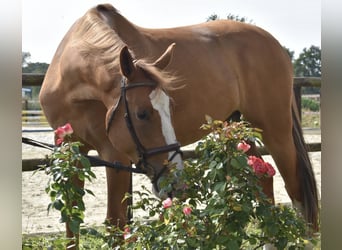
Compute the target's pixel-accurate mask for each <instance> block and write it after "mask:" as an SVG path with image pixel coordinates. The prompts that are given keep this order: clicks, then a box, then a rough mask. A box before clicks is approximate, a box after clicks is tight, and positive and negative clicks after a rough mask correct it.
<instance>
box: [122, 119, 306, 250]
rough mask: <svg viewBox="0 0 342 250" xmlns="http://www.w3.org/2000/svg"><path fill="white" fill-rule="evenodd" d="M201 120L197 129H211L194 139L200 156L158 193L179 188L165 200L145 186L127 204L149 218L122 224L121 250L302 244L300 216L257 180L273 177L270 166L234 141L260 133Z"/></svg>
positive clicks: (251, 138) (242, 126) (254, 138)
mask: <svg viewBox="0 0 342 250" xmlns="http://www.w3.org/2000/svg"><path fill="white" fill-rule="evenodd" d="M207 120H208V123H207V124H206V125H203V129H206V130H210V131H211V132H212V133H211V134H210V135H209V136H207V137H206V138H205V139H204V140H202V141H201V142H200V143H199V144H198V146H197V148H196V152H197V154H198V156H199V158H198V159H196V160H189V161H187V162H185V168H184V170H183V171H178V170H176V169H174V170H173V171H172V174H171V175H170V176H169V177H166V178H164V180H162V181H161V182H162V185H163V188H162V189H163V190H162V192H166V193H169V192H170V191H171V190H172V189H173V187H174V186H175V185H177V186H178V187H179V185H180V184H179V183H181V186H182V187H183V188H182V189H181V190H179V191H178V192H176V193H175V194H174V197H173V198H172V199H171V198H168V199H166V200H163V201H161V200H158V199H157V198H154V197H153V196H151V193H150V192H149V191H148V190H147V189H146V188H143V190H142V191H139V192H135V193H134V194H135V195H137V196H138V197H139V201H138V202H137V203H136V204H135V205H134V206H133V207H132V208H133V209H144V210H145V211H148V216H146V217H144V220H141V218H139V219H137V220H134V221H133V222H132V224H130V225H127V227H126V228H125V230H124V231H123V232H122V234H123V239H124V241H123V244H122V246H121V247H123V248H124V249H246V248H258V247H261V246H263V245H265V244H266V243H271V244H273V245H275V246H276V247H277V248H278V249H284V248H285V247H289V248H290V249H295V248H296V249H298V248H304V246H305V245H306V244H307V243H308V241H307V240H306V239H305V235H306V224H305V222H304V220H303V218H302V217H300V216H298V215H297V212H296V211H295V210H293V209H292V208H290V207H287V206H282V205H277V206H275V205H273V204H272V203H271V201H270V200H269V199H268V198H267V197H266V195H265V194H264V193H263V192H262V189H261V187H260V185H259V182H260V179H261V178H269V176H270V175H271V176H272V175H273V174H274V169H273V167H272V166H271V165H270V164H269V163H266V162H264V161H263V160H261V159H259V160H257V159H256V157H254V158H253V157H248V156H247V155H246V154H245V151H246V150H247V148H246V147H245V146H242V145H241V144H240V145H239V143H241V142H242V144H243V142H246V141H255V142H258V141H260V139H261V135H260V130H257V129H253V128H250V127H249V126H248V124H247V123H245V122H239V123H232V124H229V125H228V124H227V123H223V122H221V121H212V120H211V119H210V118H208V119H207ZM238 145H239V146H238ZM174 176H177V177H178V180H179V181H180V182H178V183H177V184H175V183H174V180H173V179H174V178H173V177H174ZM127 197H129V195H127ZM151 197H152V198H151ZM116 249H120V247H119V246H118V247H117V248H116Z"/></svg>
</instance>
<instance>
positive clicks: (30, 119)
mask: <svg viewBox="0 0 342 250" xmlns="http://www.w3.org/2000/svg"><path fill="white" fill-rule="evenodd" d="M44 76H45V75H44V74H33V73H23V74H22V86H41V84H42V83H43V80H44ZM302 87H321V78H320V77H294V78H293V89H294V95H295V98H296V102H297V106H298V113H299V114H300V115H301V114H302V112H301V89H302ZM22 121H23V122H25V123H27V124H28V125H32V124H34V123H35V122H37V123H38V124H40V125H42V124H46V125H47V121H46V118H45V117H44V115H43V113H42V111H33V110H32V111H28V110H23V111H22ZM307 147H308V150H309V151H310V152H317V151H321V143H310V144H307ZM260 151H261V154H268V152H267V150H266V149H265V148H260ZM192 157H195V152H194V151H193V150H189V151H185V152H184V158H192ZM44 161H45V160H44V159H23V160H22V171H32V170H35V169H37V166H38V165H41V164H43V163H44Z"/></svg>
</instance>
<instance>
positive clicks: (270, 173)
mask: <svg viewBox="0 0 342 250" xmlns="http://www.w3.org/2000/svg"><path fill="white" fill-rule="evenodd" d="M265 166H266V168H267V174H268V176H269V177H272V176H274V175H275V173H276V171H275V169H274V167H273V166H272V165H271V164H270V163H268V162H265Z"/></svg>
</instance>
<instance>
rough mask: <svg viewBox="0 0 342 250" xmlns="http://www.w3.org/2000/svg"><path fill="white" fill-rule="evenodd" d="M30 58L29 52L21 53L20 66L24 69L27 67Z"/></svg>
mask: <svg viewBox="0 0 342 250" xmlns="http://www.w3.org/2000/svg"><path fill="white" fill-rule="evenodd" d="M30 57H31V54H30V52H22V54H21V66H22V67H26V66H27V63H28V62H27V61H28V59H29V58H30Z"/></svg>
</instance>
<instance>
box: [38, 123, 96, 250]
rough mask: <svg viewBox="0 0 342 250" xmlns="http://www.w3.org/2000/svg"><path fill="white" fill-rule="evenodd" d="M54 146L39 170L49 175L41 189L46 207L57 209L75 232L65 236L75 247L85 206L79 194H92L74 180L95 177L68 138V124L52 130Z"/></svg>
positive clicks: (86, 160) (70, 130)
mask: <svg viewBox="0 0 342 250" xmlns="http://www.w3.org/2000/svg"><path fill="white" fill-rule="evenodd" d="M54 132H55V138H56V145H58V146H57V147H55V148H54V150H53V152H52V154H51V155H50V156H49V158H48V160H49V164H47V165H45V166H43V170H44V171H45V172H46V174H47V175H49V177H50V178H49V182H48V185H47V187H46V189H45V191H46V193H47V194H48V195H49V196H50V199H51V203H50V204H49V205H48V212H49V211H50V209H56V210H58V211H60V214H61V218H60V222H61V223H64V222H65V223H67V225H68V227H69V229H70V230H71V231H72V232H73V233H74V234H75V235H76V237H75V238H74V239H69V242H72V244H73V245H70V244H69V247H71V246H75V248H76V249H78V247H79V241H78V240H79V238H78V237H77V236H78V235H79V232H80V225H81V223H83V219H84V212H85V205H84V202H83V196H84V195H85V194H87V193H88V194H91V195H94V194H93V192H92V191H91V190H89V189H85V188H83V187H80V186H79V185H77V184H76V182H80V181H85V180H89V181H91V180H92V179H93V178H96V176H95V174H94V173H93V172H92V171H91V164H90V162H89V160H88V158H86V157H85V156H84V155H82V154H81V152H80V147H81V146H82V144H81V143H80V142H72V141H71V140H70V137H71V134H72V133H73V129H72V127H71V125H70V124H69V123H67V124H66V125H64V126H62V127H59V128H57V129H56V130H55V131H54Z"/></svg>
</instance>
